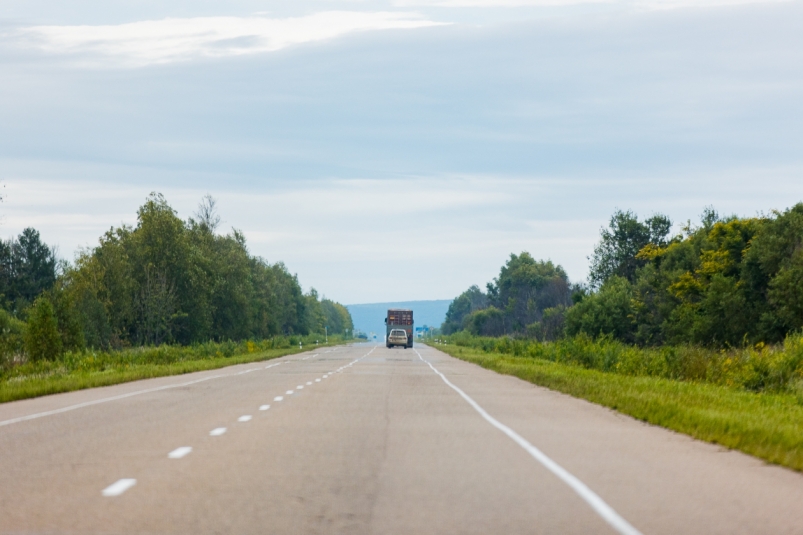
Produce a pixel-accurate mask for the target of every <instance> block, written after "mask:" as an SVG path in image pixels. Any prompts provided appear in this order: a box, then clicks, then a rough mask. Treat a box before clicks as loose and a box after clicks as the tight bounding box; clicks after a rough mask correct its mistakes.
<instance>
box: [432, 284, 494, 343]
mask: <svg viewBox="0 0 803 535" xmlns="http://www.w3.org/2000/svg"><path fill="white" fill-rule="evenodd" d="M486 307H488V296H487V295H485V294H484V293H483V291H482V290H480V289H479V287H478V286H477V285H476V284H475V285H474V286H472V287H470V288H469V289H468V290H466V291H465V292H463V293H462V294H460V295H459V296H458V297H456V298H455V299H454V301H452V302H451V303H450V304H449V310H447V311H446V319H445V320H444V322H443V325H442V326H441V329H442V330H443V333H444V334H452V333H455V332H457V331H460V330H462V329H463V328H464V327H465V326H464V325H463V320H464V319H465V318H466V317H467V316H468V315H469V314H471V313H472V312H474V311H477V310H482V309H484V308H486Z"/></svg>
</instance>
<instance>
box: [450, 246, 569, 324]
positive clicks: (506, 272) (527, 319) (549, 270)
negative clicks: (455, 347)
mask: <svg viewBox="0 0 803 535" xmlns="http://www.w3.org/2000/svg"><path fill="white" fill-rule="evenodd" d="M487 289H488V293H487V295H486V294H484V293H482V291H480V289H479V288H478V287H476V286H472V287H471V288H469V289H468V290H466V291H465V292H463V293H462V294H461V295H460V296H459V297H458V298H457V299H455V300H454V301H453V302H452V303H451V304H450V305H449V310H448V312H447V314H446V321H445V322H444V324H443V325H442V327H441V328H442V330H443V331H444V332H445V333H453V332H456V331H458V330H460V329H468V330H469V331H470V332H472V333H476V334H482V335H500V334H506V333H514V332H516V333H523V332H525V331H526V330H527V329H528V326H530V325H533V324H534V323H539V322H541V321H542V320H543V318H544V311H546V310H548V309H553V310H552V313H551V314H552V315H551V316H550V320H549V321H550V327H549V329H548V330H549V332H552V331H556V328H557V327H558V326H559V325H562V310H563V308H564V307H566V306H568V305H569V304H571V288H570V286H569V278H568V277H567V276H566V272H565V271H564V270H563V268H562V267H560V266H558V265H555V264H553V263H552V262H550V261H546V262H544V261H540V260H539V261H537V260H535V259H533V257H532V256H531V255H530V253H527V252H523V253H521V254H520V255H515V254H511V255H510V258H509V259H508V261H507V262H506V263H505V265H504V266H502V269H501V270H500V272H499V276H498V277H497V278H495V279H494V280H493V282H491V283H489V284H488V285H487ZM558 310H560V311H561V313H560V317H558V316H556V315H555V311H558ZM539 324H540V323H539ZM553 324H554V325H553ZM542 329H543V328H542V327H538V330H539V332H540V330H542ZM557 330H559V329H557Z"/></svg>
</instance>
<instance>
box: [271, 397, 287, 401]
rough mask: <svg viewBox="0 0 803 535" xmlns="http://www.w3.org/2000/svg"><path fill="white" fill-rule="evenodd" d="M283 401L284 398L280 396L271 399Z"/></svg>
mask: <svg viewBox="0 0 803 535" xmlns="http://www.w3.org/2000/svg"><path fill="white" fill-rule="evenodd" d="M283 399H284V398H283V397H282V396H276V397H275V398H273V401H281V400H283Z"/></svg>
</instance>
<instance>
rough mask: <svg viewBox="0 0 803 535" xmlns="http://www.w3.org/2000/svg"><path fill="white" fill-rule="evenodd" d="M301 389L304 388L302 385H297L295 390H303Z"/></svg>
mask: <svg viewBox="0 0 803 535" xmlns="http://www.w3.org/2000/svg"><path fill="white" fill-rule="evenodd" d="M303 389H304V385H298V386H297V387H296V390H303Z"/></svg>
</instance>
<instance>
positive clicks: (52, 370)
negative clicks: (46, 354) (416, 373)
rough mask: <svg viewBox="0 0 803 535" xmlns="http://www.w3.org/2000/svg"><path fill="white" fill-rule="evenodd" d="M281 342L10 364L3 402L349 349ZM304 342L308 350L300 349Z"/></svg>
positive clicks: (2, 377)
mask: <svg viewBox="0 0 803 535" xmlns="http://www.w3.org/2000/svg"><path fill="white" fill-rule="evenodd" d="M320 338H321V337H320V336H316V335H311V336H304V337H290V338H287V337H276V338H273V339H270V340H263V341H257V342H252V341H245V342H221V343H214V342H208V343H205V344H197V345H194V346H189V347H179V346H159V347H141V348H133V349H125V350H121V351H108V352H107V351H84V352H80V353H67V354H66V355H64V356H62V357H61V358H60V359H58V360H55V361H39V362H27V363H24V364H17V365H14V364H5V365H4V366H2V367H0V402H6V401H13V400H18V399H26V398H32V397H38V396H45V395H48V394H56V393H59V392H69V391H72V390H81V389H84V388H93V387H98V386H108V385H113V384H118V383H126V382H129V381H136V380H139V379H150V378H153V377H163V376H166V375H180V374H184V373H191V372H197V371H203V370H213V369H216V368H223V367H225V366H231V365H234V364H245V363H249V362H258V361H264V360H270V359H274V358H278V357H283V356H285V355H291V354H293V353H300V352H302V351H309V350H311V349H312V350H314V349H315V348H316V347H323V346H326V345H329V346H332V345H337V344H342V343H344V340H343V339H342V337H339V336H330V337H329V343H328V344H324V343H323V342H322V341H321V343H320V345H318V346H316V345H315V341H316V339H320ZM299 341H301V343H302V344H303V349H302V348H299V345H298V344H299Z"/></svg>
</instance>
